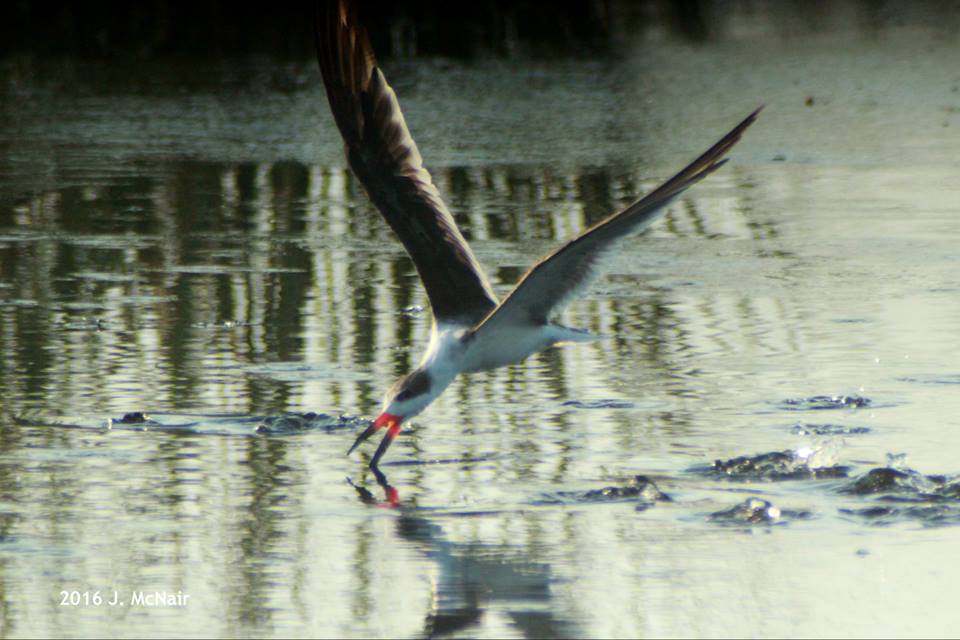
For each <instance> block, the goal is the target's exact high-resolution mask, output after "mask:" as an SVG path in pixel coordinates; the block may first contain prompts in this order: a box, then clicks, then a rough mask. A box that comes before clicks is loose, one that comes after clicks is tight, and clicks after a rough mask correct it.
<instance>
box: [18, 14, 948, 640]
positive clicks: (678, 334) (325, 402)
mask: <svg viewBox="0 0 960 640" xmlns="http://www.w3.org/2000/svg"><path fill="white" fill-rule="evenodd" d="M868 40H869V39H868ZM957 53H958V51H957V48H956V45H955V40H954V41H946V42H944V41H942V40H937V39H936V38H934V39H930V40H923V39H921V38H917V37H916V36H915V34H914V35H911V34H909V33H908V34H906V35H905V36H902V37H898V38H894V37H892V36H891V37H890V38H887V39H882V40H881V41H879V42H876V41H859V42H858V43H857V44H856V46H853V47H849V46H847V45H846V44H838V43H837V42H834V41H823V42H821V41H818V40H815V39H814V40H809V41H808V40H799V41H793V42H792V43H791V42H787V43H767V44H765V45H763V46H762V47H759V49H758V45H756V44H752V45H750V46H748V45H746V44H742V43H741V44H737V43H733V44H717V45H712V46H698V47H692V46H680V45H664V46H660V47H657V48H652V47H651V48H641V49H638V50H636V51H632V52H630V54H629V55H627V56H626V57H625V58H624V59H623V60H620V61H600V60H583V61H563V62H521V63H511V64H509V65H508V64H506V63H497V62H475V63H470V64H465V63H456V62H447V61H441V62H437V61H422V62H406V63H396V64H395V65H393V66H390V67H388V72H389V74H388V75H389V77H390V78H391V80H392V82H393V84H394V85H395V86H396V88H397V90H398V92H399V94H400V98H401V101H402V104H403V105H404V107H405V109H406V111H407V115H408V120H409V122H410V126H411V128H412V130H413V133H414V135H415V136H416V137H417V138H418V140H419V141H420V145H421V150H422V152H423V154H424V157H425V158H426V159H427V162H428V164H429V166H430V167H431V169H432V170H433V173H434V176H435V179H436V181H437V182H438V184H439V185H440V188H441V191H443V193H444V194H445V196H446V198H447V201H448V203H449V204H450V206H451V209H452V210H453V211H454V213H455V214H456V217H457V219H458V222H459V223H460V224H461V226H462V227H463V230H464V233H465V235H466V236H467V237H468V238H469V239H470V240H471V242H472V244H473V246H474V248H475V251H476V253H477V255H478V257H479V258H480V260H481V261H482V262H483V263H484V264H485V265H487V266H488V268H489V269H490V272H491V276H492V278H493V280H494V283H495V285H496V286H497V287H498V289H499V290H500V291H505V290H507V289H508V288H509V285H510V284H511V283H512V282H513V281H514V280H515V279H516V277H517V276H518V275H519V274H520V273H522V271H523V269H524V268H525V267H526V266H527V265H528V264H529V263H530V262H531V260H532V259H534V258H535V257H536V256H537V255H539V254H541V253H543V252H545V251H547V250H548V249H549V248H551V247H553V246H555V244H556V243H557V242H558V241H560V240H562V239H564V238H568V237H570V236H571V235H573V234H575V233H577V232H578V231H580V230H581V229H583V228H585V227H586V226H588V225H589V224H591V223H592V222H594V221H596V220H598V219H600V218H602V217H603V216H605V215H606V214H608V213H609V212H611V211H613V210H614V209H616V208H617V207H618V206H621V205H623V204H626V203H628V202H629V201H631V200H632V199H633V198H634V197H635V196H636V194H638V193H641V192H643V191H644V190H647V189H649V188H651V187H652V186H654V185H655V184H656V183H657V182H658V180H660V179H662V178H664V177H666V176H667V175H669V174H670V173H671V172H672V171H674V170H676V169H677V168H679V167H680V166H681V165H682V164H684V163H685V162H686V161H687V160H688V159H690V158H691V157H692V156H693V155H695V154H696V153H698V152H699V151H701V150H702V149H703V148H705V147H706V146H707V145H708V144H709V143H711V142H712V141H713V140H714V139H715V138H717V137H718V136H719V135H720V134H721V133H722V132H724V131H726V130H727V129H728V128H729V127H730V126H731V125H732V124H734V123H735V122H736V121H738V120H739V118H741V117H742V116H744V115H745V114H746V113H748V112H749V110H751V109H752V108H753V107H754V106H756V105H757V104H758V103H760V102H764V103H766V104H767V109H766V111H765V112H764V114H763V116H762V118H761V119H760V121H759V122H758V123H757V124H756V125H755V126H754V127H753V129H752V130H751V131H749V132H748V135H747V136H746V138H745V139H744V141H743V142H742V144H741V145H740V146H738V147H737V149H736V150H735V151H734V153H733V155H732V161H731V163H730V164H729V165H728V166H727V167H725V168H724V170H722V171H721V172H718V173H717V174H715V175H714V176H712V177H711V178H710V179H708V180H707V181H705V182H704V183H703V184H701V185H699V186H698V187H696V188H695V189H693V190H692V191H691V192H689V195H687V196H686V197H685V198H684V199H683V200H681V201H680V202H679V203H678V204H676V205H675V206H674V207H673V209H672V210H671V212H670V214H669V215H668V217H667V218H666V220H665V221H664V222H662V223H660V224H659V225H657V226H656V227H655V228H653V229H652V230H651V231H650V232H648V233H647V234H646V235H644V236H643V237H641V238H637V239H636V240H633V241H630V242H629V243H627V245H626V246H625V247H624V249H623V251H622V252H621V254H620V255H619V256H618V258H617V259H616V260H615V261H614V263H613V264H612V265H611V268H610V272H609V273H610V275H609V276H608V277H607V278H605V279H603V280H602V281H601V282H600V283H599V284H598V285H597V286H596V287H595V288H594V290H593V291H592V292H591V293H590V294H589V295H588V296H587V297H586V298H584V299H583V300H581V301H578V302H577V303H575V304H574V305H573V306H572V307H571V308H570V310H569V312H568V313H567V315H566V317H565V320H566V321H567V322H568V323H569V324H572V325H574V326H583V327H587V328H589V329H590V330H591V331H594V332H597V333H602V334H605V335H608V336H610V337H609V339H607V340H605V341H601V342H597V343H594V344H587V345H579V346H574V347H568V348H560V349H555V350H551V351H549V352H547V353H544V354H541V355H539V356H536V357H534V358H532V359H531V360H530V361H528V362H527V363H525V364H523V365H520V366H515V367H511V368H507V369H502V370H498V371H493V372H489V373H483V374H477V375H473V376H470V377H465V378H461V379H460V380H458V381H457V382H455V383H454V384H453V385H452V386H451V387H450V388H449V389H448V390H447V391H446V393H445V394H444V395H443V396H442V397H441V398H440V399H439V400H438V401H437V402H436V403H435V404H434V405H433V406H432V407H431V408H430V409H429V410H428V411H427V412H426V413H424V414H423V415H422V416H420V417H419V418H418V419H416V420H415V421H414V422H413V424H412V425H410V428H409V429H408V431H407V432H406V433H405V434H404V436H403V437H402V438H400V440H399V441H398V443H397V444H396V445H394V448H393V449H391V452H390V455H389V456H388V458H387V464H385V465H384V467H383V469H384V471H385V472H386V473H387V475H388V477H389V480H390V483H391V490H385V489H384V488H382V487H379V486H377V485H376V483H375V482H374V479H373V478H372V477H371V476H370V474H369V472H368V471H367V470H366V468H365V466H364V463H363V460H364V458H365V456H366V455H368V454H369V453H370V450H369V449H364V450H363V453H362V454H361V455H360V456H354V457H352V458H347V457H345V456H344V452H345V451H346V449H347V447H348V446H349V445H350V444H351V443H352V441H353V437H354V435H355V433H356V430H357V429H358V428H361V427H362V426H363V425H364V424H365V423H364V420H365V419H368V418H369V417H370V416H371V415H372V414H373V413H374V412H376V411H377V409H378V408H379V400H380V397H381V394H382V393H383V391H384V389H385V388H386V387H387V386H388V385H389V384H390V383H391V382H392V381H393V379H394V378H395V377H396V376H398V375H400V374H402V373H403V372H405V371H407V370H408V369H409V367H410V366H411V364H413V363H414V362H415V361H416V360H417V359H418V357H419V353H420V350H421V349H422V348H423V347H424V345H425V339H426V334H427V330H428V314H427V313H426V312H424V311H423V308H424V307H426V306H427V303H426V300H425V297H424V295H423V292H422V290H421V289H420V288H419V286H418V281H417V278H416V273H415V271H414V270H413V267H412V264H411V263H410V261H409V260H408V259H407V257H406V256H405V255H404V254H403V252H402V249H401V247H400V245H399V243H397V242H396V241H395V240H394V238H393V237H392V236H391V235H390V233H389V231H388V230H387V228H386V226H385V225H384V224H383V223H382V221H381V220H380V219H379V217H378V215H377V214H376V212H375V211H373V210H372V208H371V207H370V205H369V204H368V202H367V200H366V198H365V196H364V195H363V194H362V193H361V191H360V189H359V187H358V185H357V184H356V183H355V181H354V179H353V178H352V176H351V175H350V174H348V173H347V172H346V171H345V168H344V164H343V161H342V157H341V155H340V143H339V140H338V138H337V137H336V133H335V129H334V128H333V125H332V122H331V120H330V118H329V115H328V114H327V112H326V105H325V101H324V98H323V96H322V94H321V88H320V85H319V78H318V74H317V72H316V71H315V69H314V68H313V66H312V65H311V64H310V63H307V62H304V63H303V64H302V65H286V66H284V65H279V64H275V63H270V62H265V61H245V62H243V63H238V65H239V66H235V67H231V66H228V65H223V66H216V65H213V66H210V67H205V68H203V69H201V70H200V71H199V74H200V76H199V77H200V79H199V80H198V79H197V76H196V74H194V75H191V74H193V73H194V70H193V69H188V68H180V67H167V68H164V69H156V70H153V71H154V72H153V73H145V72H144V71H143V70H142V69H139V70H135V75H132V76H129V77H127V76H124V75H123V73H118V72H116V71H115V70H114V71H111V72H110V73H107V71H106V70H105V69H101V68H99V67H96V66H84V65H77V66H71V67H70V68H69V70H68V77H67V79H66V80H64V70H63V68H61V67H60V66H58V65H52V67H51V68H48V67H47V66H45V65H44V64H42V63H38V62H29V63H27V62H20V63H9V64H8V65H7V67H6V68H5V70H4V73H5V85H4V87H5V88H4V94H3V96H2V98H3V103H2V104H3V106H2V112H0V118H2V119H0V123H2V129H0V131H2V141H0V170H2V171H0V203H2V206H0V353H2V359H0V402H2V412H0V430H2V437H0V625H2V627H0V628H2V633H3V635H4V636H20V637H22V636H38V635H39V636H45V635H54V636H68V637H74V636H96V635H107V636H142V635H146V636H185V635H187V636H194V635H203V636H225V635H233V636H250V635H256V636H290V635H292V636H318V635H319V636H367V635H375V636H418V635H429V634H431V633H433V634H437V635H445V634H449V635H461V636H487V637H491V636H530V637H541V636H568V635H573V636H606V635H613V636H648V635H652V636H660V635H668V636H676V635H682V636H688V635H698V636H771V635H803V636H835V635H840V636H847V635H857V636H871V635H883V636H890V635H940V636H942V635H952V634H954V633H956V629H957V624H958V623H960V618H958V615H957V613H956V606H955V603H954V597H953V595H952V594H953V587H954V581H955V580H956V576H957V575H958V570H960V554H957V552H956V550H957V549H958V543H960V528H958V527H957V525H958V524H960V492H958V489H957V486H958V485H957V482H958V481H957V479H956V474H960V462H958V460H957V455H956V454H957V451H960V429H958V427H960V418H958V416H960V399H958V395H957V393H956V391H957V389H958V386H957V385H958V383H960V364H958V363H960V342H958V340H957V328H958V326H960V258H958V256H960V253H958V251H957V246H958V243H957V237H958V234H960V212H958V209H960V180H957V176H958V171H960V165H958V162H957V159H956V158H957V149H958V145H960V137H958V133H957V131H958V130H960V93H958V86H960V71H958V70H957V69H958V67H957V66H956V64H955V61H956V59H957V57H956V56H957ZM18 65H19V66H18ZM23 65H27V67H28V68H26V70H25V68H24V66H23ZM31 65H34V66H31ZM117 76H119V77H117ZM187 76H189V77H191V78H192V80H191V83H190V84H184V82H183V81H182V80H178V78H183V77H187ZM131 78H132V79H131ZM348 477H349V478H350V479H351V482H348V480H347V478H348ZM391 502H393V503H394V505H391ZM396 504H398V505H399V508H389V507H391V506H395V505H396ZM381 507H387V508H381ZM157 591H160V592H166V593H167V594H170V595H171V596H172V597H174V600H176V598H177V597H178V596H177V594H180V596H179V597H181V600H180V601H177V602H175V603H174V604H175V605H176V604H181V605H182V606H147V605H146V604H142V603H141V604H139V605H136V604H135V603H134V597H135V596H134V594H135V593H139V592H142V593H146V594H153V593H154V592H157ZM95 592H99V597H100V598H102V600H101V601H100V602H99V604H98V603H94V602H92V601H90V598H92V597H94V596H93V594H94V593H95ZM114 592H117V593H118V595H117V599H118V602H123V603H124V604H123V605H122V606H121V605H120V604H114V605H110V604H109V603H110V601H111V600H112V599H113V598H114ZM64 594H65V595H64ZM73 594H76V596H74V595H73ZM182 596H189V598H187V599H186V602H185V604H183V602H182ZM73 597H76V598H80V601H79V604H76V605H72V604H69V601H70V598H73ZM84 598H85V599H86V600H83V599H84ZM65 599H66V602H67V604H64V602H63V601H64V600H65Z"/></svg>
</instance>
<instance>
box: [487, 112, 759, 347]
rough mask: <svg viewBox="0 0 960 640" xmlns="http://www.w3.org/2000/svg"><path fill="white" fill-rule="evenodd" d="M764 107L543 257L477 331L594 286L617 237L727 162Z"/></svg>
mask: <svg viewBox="0 0 960 640" xmlns="http://www.w3.org/2000/svg"><path fill="white" fill-rule="evenodd" d="M761 109H762V107H761ZM759 112H760V109H757V110H756V111H754V112H753V113H751V114H750V115H749V116H747V117H746V118H745V119H744V120H743V121H742V122H741V123H740V124H738V125H737V126H736V127H734V128H733V129H732V130H731V131H730V132H729V133H728V134H727V135H725V136H724V137H723V138H721V139H720V141H719V142H717V143H716V144H715V145H713V146H712V147H710V149H708V150H707V151H706V152H705V153H703V155H701V156H700V157H699V158H697V159H696V160H694V161H693V162H691V163H690V164H689V165H687V167H686V168H684V169H683V170H682V171H680V172H679V173H678V174H676V175H675V176H673V177H672V178H670V179H669V180H667V181H666V182H664V183H663V184H662V185H660V186H659V187H657V188H656V189H654V190H653V191H651V192H650V193H648V194H647V195H646V196H644V197H643V198H641V199H640V200H638V201H637V202H634V203H633V204H631V205H630V206H629V207H627V208H626V209H624V210H622V211H620V212H618V213H615V214H613V215H612V216H610V217H609V218H607V219H605V220H603V221H601V222H599V223H597V224H596V225H594V226H593V227H591V228H589V229H587V230H586V231H584V232H583V233H581V234H580V235H579V236H577V237H576V238H574V239H573V240H571V241H569V242H567V243H566V244H565V245H563V246H561V247H560V248H559V249H557V250H556V251H554V252H552V253H550V254H548V255H546V256H544V257H543V258H542V259H540V260H539V261H538V262H537V263H536V264H534V265H533V266H532V267H531V268H530V269H529V270H528V271H527V272H526V274H524V276H523V277H522V278H521V279H520V281H519V282H518V283H517V285H516V286H515V287H514V288H513V290H512V291H511V292H510V293H509V295H507V297H506V298H504V299H503V302H501V303H500V305H499V306H498V307H497V308H496V309H494V310H493V311H491V312H490V314H489V315H488V316H487V317H486V318H484V320H483V321H482V322H481V323H480V324H479V325H477V326H476V327H475V328H474V329H473V332H474V333H477V334H479V333H482V332H483V331H484V330H485V329H492V328H493V327H494V326H496V325H500V324H501V323H504V324H526V325H529V324H544V323H546V322H547V321H549V319H550V317H551V316H553V315H555V314H556V313H559V312H560V310H561V309H562V308H563V307H564V306H565V305H566V303H567V302H569V301H570V300H571V299H572V298H573V297H574V296H576V295H578V294H579V293H581V292H582V291H583V290H584V289H585V288H586V287H587V286H589V284H590V283H591V282H592V281H593V279H594V278H595V277H596V275H597V274H598V271H599V269H598V267H599V266H600V262H601V259H602V258H603V257H604V254H606V253H607V252H608V251H609V250H610V249H611V248H613V247H614V246H615V245H616V241H617V240H619V239H621V238H623V237H625V236H627V235H629V234H631V233H636V232H638V231H641V230H642V229H645V228H646V227H647V226H649V225H650V224H652V223H653V222H654V221H655V220H657V218H659V217H660V216H661V215H662V214H663V212H664V211H665V210H666V206H667V205H668V204H670V202H672V201H673V200H674V198H676V197H677V196H679V195H680V194H681V193H683V192H684V191H685V190H686V189H687V188H689V187H690V186H692V185H694V184H696V183H697V182H699V181H700V180H702V179H703V178H705V177H706V176H708V175H710V174H711V173H713V172H714V171H716V170H717V169H718V168H720V167H721V166H722V165H723V164H724V163H726V160H724V159H723V156H724V155H726V153H727V152H728V151H729V150H730V148H731V147H733V145H735V144H736V143H737V142H738V141H739V140H740V136H741V135H742V134H743V132H744V130H746V128H747V127H749V126H750V125H751V124H753V122H754V120H756V117H757V114H758V113H759Z"/></svg>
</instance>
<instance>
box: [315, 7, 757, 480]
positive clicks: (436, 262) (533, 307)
mask: <svg viewBox="0 0 960 640" xmlns="http://www.w3.org/2000/svg"><path fill="white" fill-rule="evenodd" d="M317 59H318V61H319V63H320V70H321V72H322V74H323V82H324V85H325V86H326V90H327V97H328V98H329V100H330V108H331V110H332V111H333V117H334V120H335V121H336V123H337V127H338V128H339V129H340V133H341V134H342V135H343V140H344V143H345V146H346V155H347V161H348V163H349V165H350V167H351V169H353V171H354V173H355V174H356V175H357V177H358V178H359V179H360V182H361V183H362V184H363V186H364V188H365V189H366V191H367V194H368V195H369V196H370V199H371V200H372V201H373V203H374V205H376V207H377V209H379V210H380V213H381V214H382V215H383V217H384V218H385V219H386V221H387V223H388V224H389V225H390V226H391V227H392V228H393V230H394V231H395V232H396V234H397V235H398V236H399V238H400V241H401V242H402V243H403V245H404V247H406V249H407V252H408V253H409V254H410V257H411V258H412V259H413V262H414V264H415V265H416V267H417V272H418V273H419V274H420V280H421V281H422V282H423V286H424V288H425V289H426V291H427V297H428V298H429V299H430V306H431V308H432V311H433V322H432V327H431V336H430V343H429V346H428V347H427V352H426V354H425V355H424V357H423V360H421V362H420V364H419V365H418V366H417V367H416V368H415V369H414V370H413V371H411V372H410V373H409V374H407V375H406V376H404V377H403V378H401V379H400V380H399V381H397V383H396V384H394V385H393V386H392V387H391V388H390V389H389V390H388V391H387V394H386V398H385V399H384V403H383V408H382V411H381V413H380V416H379V417H378V418H377V419H376V420H374V421H373V423H372V424H371V425H370V426H369V427H368V428H367V429H366V430H365V431H363V433H361V434H360V436H359V437H358V438H357V439H356V441H355V442H354V443H353V446H352V447H351V448H350V451H353V449H354V448H356V446H357V445H359V444H360V443H361V442H363V441H364V440H366V439H367V438H369V437H370V436H371V435H373V434H374V433H376V432H377V431H378V430H379V429H381V428H383V427H386V429H387V433H386V436H385V437H384V438H383V440H382V441H381V443H380V447H379V448H378V449H377V451H376V453H375V454H374V456H373V460H372V461H371V462H370V467H371V468H372V469H375V470H376V468H377V464H378V462H379V461H380V458H381V457H382V456H383V454H384V452H385V451H386V450H387V448H388V447H389V446H390V443H391V442H393V440H394V438H396V436H397V434H398V433H399V432H400V423H401V422H403V421H404V420H407V419H409V418H411V417H412V416H415V415H417V414H418V413H420V412H421V411H423V410H424V409H425V408H426V407H427V406H428V405H429V404H430V403H431V402H433V400H434V399H436V397H437V396H439V395H440V394H441V393H442V392H443V390H444V389H446V388H447V386H448V385H449V384H450V383H451V382H452V381H453V379H454V378H456V377H457V375H458V374H460V373H469V372H474V371H483V370H486V369H493V368H496V367H502V366H504V365H508V364H512V363H515V362H520V361H521V360H523V359H525V358H527V357H528V356H530V355H532V354H534V353H537V352H538V351H542V350H543V349H546V348H547V347H550V346H552V345H554V344H557V343H559V342H568V341H573V342H580V341H587V340H592V339H595V337H596V336H592V335H590V334H589V333H587V332H586V331H583V330H580V329H572V328H569V327H565V326H563V325H560V324H558V323H556V322H554V321H553V320H552V318H554V317H555V316H556V315H557V314H559V313H560V311H562V310H563V308H564V307H565V306H566V305H567V303H568V302H570V300H571V299H573V298H574V297H575V296H576V295H578V294H580V293H581V292H582V291H583V290H584V289H585V288H586V287H587V286H588V285H589V284H590V282H591V281H592V280H593V279H594V278H595V277H596V275H597V274H598V272H599V267H600V266H601V259H602V258H603V257H604V256H605V255H606V254H608V253H609V252H610V251H611V250H613V249H614V248H615V247H616V246H617V244H618V243H617V241H618V240H621V239H622V238H624V237H625V236H627V235H629V234H633V233H636V232H639V231H641V230H643V229H645V228H646V227H647V226H649V225H650V224H651V223H653V222H654V221H655V220H656V219H657V218H658V217H660V215H662V214H663V212H664V210H665V208H666V206H667V205H668V204H670V203H671V202H672V201H673V200H674V199H676V198H677V197H678V196H679V195H680V194H681V193H683V192H684V191H685V190H686V189H687V188H688V187H690V186H691V185H693V184H696V183H697V182H699V181H700V180H702V179H703V178H704V177H706V176H707V175H709V174H711V173H713V172H714V171H715V170H716V169H718V168H719V167H720V166H722V165H723V164H724V162H726V161H725V160H723V156H724V155H726V153H727V152H728V151H729V150H730V148H731V147H733V145H734V144H736V143H737V141H739V140H740V136H741V135H742V134H743V132H744V130H745V129H746V128H747V127H748V126H750V124H752V123H753V121H754V120H755V119H756V116H757V113H758V112H759V109H757V110H756V111H754V112H753V113H751V114H750V115H749V116H747V118H746V119H744V120H743V121H742V122H741V123H740V124H738V125H737V126H736V127H734V128H733V129H732V130H731V131H730V132H729V133H728V134H726V135H725V136H724V137H723V138H722V139H721V140H720V141H719V142H717V143H716V144H715V145H713V146H712V147H710V149H708V150H707V151H706V152H705V153H704V154H703V155H701V156H700V157H699V158H697V159H696V160H694V161H693V162H692V163H691V164H690V165H688V166H687V167H686V168H685V169H683V170H682V171H680V173H678V174H677V175H675V176H673V177H672V178H670V179H669V180H667V181H666V182H664V183H663V184H662V185H660V186H659V187H657V188H656V189H654V190H653V191H651V192H650V193H648V194H647V195H646V196H644V197H643V198H642V199H640V200H638V201H637V202H634V203H633V204H631V205H630V206H628V207H627V208H626V209H624V210H622V211H620V212H618V213H616V214H614V215H611V216H610V217H609V218H607V219H606V220H603V221H602V222H600V223H599V224H596V225H594V226H593V227H591V228H589V229H587V230H586V231H584V232H583V233H581V234H580V235H579V236H577V237H576V238H574V239H573V240H571V241H569V242H567V243H566V244H564V245H563V246H561V247H560V248H559V249H557V250H555V251H553V252H552V253H550V254H548V255H546V256H544V257H543V258H541V259H540V260H539V261H538V262H537V263H536V264H534V265H533V266H532V267H531V268H530V270H529V271H527V272H526V274H525V275H524V276H523V277H522V278H521V279H520V281H519V282H518V283H517V285H516V286H515V287H514V288H513V290H512V291H511V292H510V293H509V294H508V295H507V296H506V297H505V298H504V299H503V300H501V301H498V300H497V297H496V295H495V294H494V292H493V289H492V288H491V287H490V283H489V281H488V280H487V278H486V276H485V275H484V274H483V270H482V269H481V267H480V264H479V263H478V262H477V259H476V258H475V257H474V255H473V252H472V251H471V250H470V247H469V246H468V245H467V242H466V240H464V238H463V236H462V235H461V234H460V231H459V229H457V225H456V223H455V222H454V220H453V216H451V215H450V212H449V211H448V210H447V208H446V206H445V205H444V203H443V200H442V199H441V197H440V193H439V192H438V191H437V188H436V187H435V186H434V184H433V181H432V180H431V178H430V174H429V173H428V172H427V170H426V169H425V168H424V167H423V164H422V161H421V158H420V152H419V151H418V150H417V145H416V143H415V142H414V141H413V138H412V137H411V136H410V132H409V131H408V130H407V125H406V122H405V121H404V118H403V114H402V113H401V112H400V105H399V104H398V103H397V98H396V95H395V94H394V92H393V89H391V88H390V85H388V84H387V81H386V79H385V78H384V76H383V73H381V71H380V68H379V67H378V66H377V62H376V58H375V57H374V54H373V49H372V48H371V47H370V43H369V41H368V40H367V35H366V31H365V30H364V29H363V27H362V26H360V24H359V23H358V21H357V15H356V9H355V7H352V6H350V3H349V2H348V1H347V0H329V1H328V2H326V3H325V6H323V8H322V9H321V11H320V12H319V13H318V21H317Z"/></svg>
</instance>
